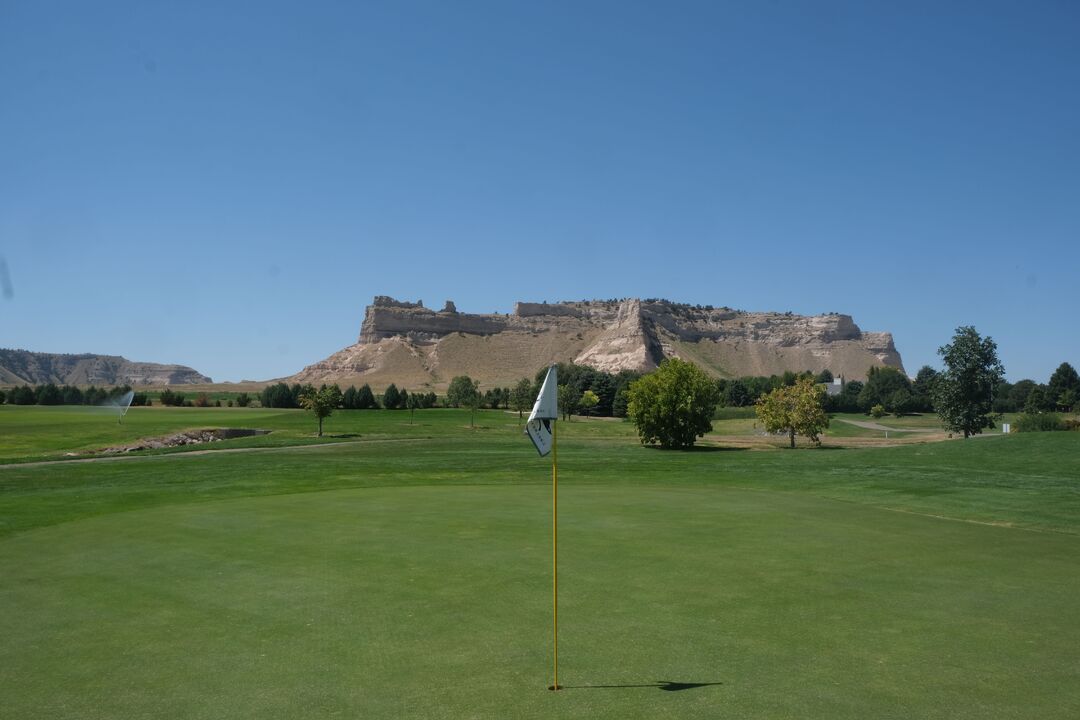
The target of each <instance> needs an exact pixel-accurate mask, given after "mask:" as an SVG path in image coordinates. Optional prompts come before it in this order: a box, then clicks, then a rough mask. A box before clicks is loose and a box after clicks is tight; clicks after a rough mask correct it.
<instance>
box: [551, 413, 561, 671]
mask: <svg viewBox="0 0 1080 720" xmlns="http://www.w3.org/2000/svg"><path fill="white" fill-rule="evenodd" d="M551 578H552V587H551V595H552V609H553V613H552V639H553V645H554V649H555V655H554V660H555V662H554V669H555V683H554V684H553V685H552V686H551V687H550V688H548V689H549V690H561V689H562V688H560V687H559V421H558V419H556V420H555V421H554V422H552V423H551Z"/></svg>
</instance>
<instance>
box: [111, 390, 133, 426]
mask: <svg viewBox="0 0 1080 720" xmlns="http://www.w3.org/2000/svg"><path fill="white" fill-rule="evenodd" d="M134 397H135V391H134V390H128V391H127V392H126V393H124V394H123V395H121V396H120V397H118V398H116V399H115V400H113V404H114V405H115V406H116V411H117V412H118V413H119V417H117V418H116V423H117V425H119V424H121V423H122V422H124V416H125V415H127V411H128V408H129V407H131V401H132V399H134Z"/></svg>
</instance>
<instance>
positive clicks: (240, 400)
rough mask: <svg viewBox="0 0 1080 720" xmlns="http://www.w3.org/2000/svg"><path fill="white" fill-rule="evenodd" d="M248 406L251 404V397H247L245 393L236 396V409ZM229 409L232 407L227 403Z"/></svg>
mask: <svg viewBox="0 0 1080 720" xmlns="http://www.w3.org/2000/svg"><path fill="white" fill-rule="evenodd" d="M250 404H251V396H250V395H248V394H247V393H246V392H242V393H240V394H239V395H237V396H236V406H237V407H247V406H248V405H250ZM229 407H232V403H229Z"/></svg>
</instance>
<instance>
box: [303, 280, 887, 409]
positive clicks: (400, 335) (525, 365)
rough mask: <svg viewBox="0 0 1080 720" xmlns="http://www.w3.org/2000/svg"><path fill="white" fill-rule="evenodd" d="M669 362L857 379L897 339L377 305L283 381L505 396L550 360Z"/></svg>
mask: <svg viewBox="0 0 1080 720" xmlns="http://www.w3.org/2000/svg"><path fill="white" fill-rule="evenodd" d="M668 357H678V358H682V359H683V360H688V361H691V362H694V363H696V364H697V365H699V366H700V367H702V368H703V369H704V370H705V371H706V372H708V373H709V374H711V375H714V376H716V377H740V376H744V375H771V374H773V373H782V372H784V371H785V370H794V371H800V372H801V371H803V370H812V371H814V372H819V371H821V370H825V369H828V370H830V371H832V373H833V374H834V375H843V376H845V377H847V378H850V379H855V378H863V377H864V376H865V375H866V372H867V370H868V369H869V368H871V367H873V366H878V365H888V366H891V367H895V368H898V369H900V370H901V371H902V370H903V363H902V361H901V359H900V354H899V353H898V352H897V350H896V347H895V345H893V339H892V335H891V334H890V333H887V332H864V331H863V330H861V329H859V326H858V325H856V324H855V322H854V321H853V320H852V319H851V317H850V316H849V315H838V314H835V313H830V314H827V315H814V316H804V315H793V314H792V313H778V312H745V311H742V310H732V309H731V308H727V307H723V308H714V307H711V306H699V305H683V304H679V303H674V302H669V301H667V300H638V299H623V300H585V301H581V302H560V303H551V304H548V303H530V302H519V303H517V304H516V305H515V307H514V312H513V314H507V315H501V314H498V313H495V314H491V315H474V314H469V313H460V312H458V311H457V308H456V307H455V306H454V303H452V302H450V301H447V303H446V305H445V306H444V307H443V308H442V309H441V310H438V311H436V310H431V309H429V308H426V307H424V305H423V302H415V303H412V302H401V301H399V300H395V299H393V298H390V297H386V296H381V295H380V296H377V297H376V298H375V300H374V302H373V303H372V304H371V305H369V306H368V307H367V311H366V312H365V314H364V321H363V324H362V325H361V326H360V337H359V338H358V340H357V342H356V344H354V345H350V346H349V347H347V348H345V349H343V350H340V351H338V352H336V353H334V354H333V355H331V356H330V357H328V358H326V359H325V360H323V361H321V362H317V363H315V364H314V365H309V366H308V367H306V368H304V369H303V370H302V371H300V372H299V373H297V374H296V375H293V376H292V377H289V378H285V380H286V381H288V382H302V383H332V382H336V383H339V384H342V385H343V386H345V385H350V384H351V385H359V384H362V383H369V384H370V385H371V386H372V387H373V388H374V389H376V390H379V389H381V388H384V387H385V386H386V385H388V384H390V383H396V384H397V385H398V386H399V387H401V386H404V387H406V388H409V389H419V388H436V389H445V387H446V386H447V385H448V384H449V382H450V379H451V378H453V377H454V376H455V375H469V376H471V377H472V378H474V379H477V380H479V381H480V383H481V385H482V386H487V387H492V386H509V385H511V384H513V383H514V382H516V381H517V380H518V379H520V378H522V377H529V378H531V377H533V375H534V374H535V373H536V371H537V370H538V369H540V368H542V367H544V366H546V365H547V364H549V363H552V362H574V363H578V364H581V365H589V366H592V367H595V368H598V369H600V370H606V371H608V372H618V371H619V370H639V371H648V370H652V369H653V368H655V367H656V366H657V365H658V364H659V363H660V361H662V360H663V359H664V358H668Z"/></svg>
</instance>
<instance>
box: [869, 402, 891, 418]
mask: <svg viewBox="0 0 1080 720" xmlns="http://www.w3.org/2000/svg"><path fill="white" fill-rule="evenodd" d="M870 414H871V415H873V416H874V417H875V418H876V419H878V420H880V419H881V418H883V417H885V415H886V414H887V413H886V412H885V406H884V405H880V404H878V405H875V406H874V407H872V408H870Z"/></svg>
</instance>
